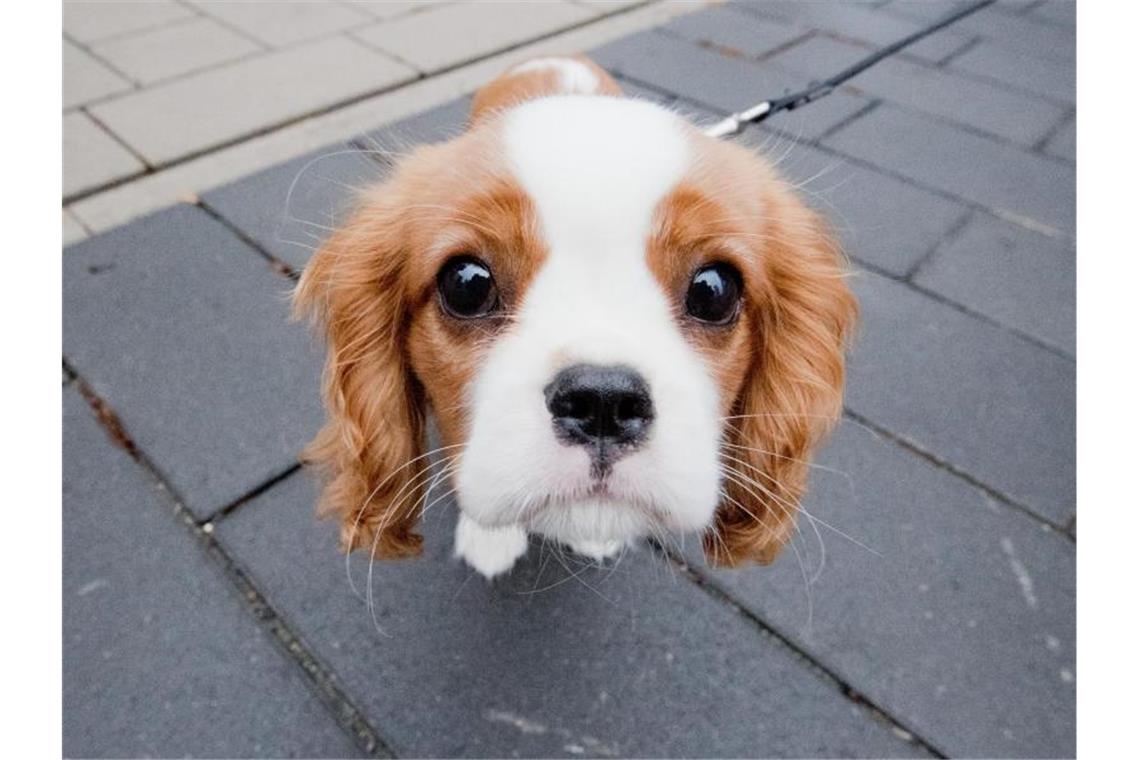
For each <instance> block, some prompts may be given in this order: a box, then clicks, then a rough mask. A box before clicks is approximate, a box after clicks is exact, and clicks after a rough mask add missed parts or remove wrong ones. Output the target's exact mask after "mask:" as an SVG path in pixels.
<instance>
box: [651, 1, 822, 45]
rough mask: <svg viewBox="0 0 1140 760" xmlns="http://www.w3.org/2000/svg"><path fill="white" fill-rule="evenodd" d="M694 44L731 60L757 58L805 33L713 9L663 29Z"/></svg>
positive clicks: (769, 20)
mask: <svg viewBox="0 0 1140 760" xmlns="http://www.w3.org/2000/svg"><path fill="white" fill-rule="evenodd" d="M660 28H661V29H662V30H663V31H665V32H667V33H669V34H675V35H677V36H678V37H683V38H685V39H687V40H690V41H691V42H696V43H698V44H702V45H705V46H709V47H713V48H715V49H716V50H718V51H720V52H721V53H722V54H724V55H728V56H730V57H732V56H736V57H743V58H757V57H759V56H762V55H765V54H767V53H770V52H772V51H773V50H775V49H776V48H779V47H781V46H783V45H787V44H788V43H789V42H792V41H793V40H796V39H798V38H800V37H802V36H803V35H804V32H803V30H802V29H797V28H796V27H794V26H792V25H790V24H788V23H786V22H784V21H779V20H774V19H766V18H760V17H754V16H748V15H744V14H741V13H734V12H733V11H732V10H730V9H727V8H715V7H714V8H710V9H708V10H706V11H701V12H700V13H690V14H688V15H685V16H681V17H680V18H677V19H674V20H673V21H670V22H669V23H668V24H666V25H664V26H663V27H660Z"/></svg>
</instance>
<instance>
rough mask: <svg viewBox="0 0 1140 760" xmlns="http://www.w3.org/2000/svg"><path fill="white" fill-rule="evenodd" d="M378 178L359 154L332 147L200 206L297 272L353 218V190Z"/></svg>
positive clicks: (373, 165)
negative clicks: (331, 234) (350, 217)
mask: <svg viewBox="0 0 1140 760" xmlns="http://www.w3.org/2000/svg"><path fill="white" fill-rule="evenodd" d="M382 176H383V175H382V171H381V167H380V166H379V164H378V163H377V162H376V161H373V160H372V159H371V158H369V157H368V156H367V155H365V154H364V153H362V151H361V150H360V149H359V148H356V147H353V146H351V145H348V144H347V143H344V144H340V145H330V146H328V147H327V148H323V149H321V150H318V151H314V152H312V153H307V154H305V155H303V156H299V157H298V158H296V159H293V160H292V161H288V162H286V163H284V164H279V165H277V166H274V167H271V168H269V169H266V170H264V171H260V172H257V173H256V174H252V175H250V176H248V177H245V178H243V179H240V180H238V181H236V182H232V183H230V184H228V185H223V186H222V187H220V188H217V189H216V190H210V191H207V192H206V193H205V194H204V195H203V196H202V203H204V204H205V205H206V206H208V207H209V208H210V209H212V210H214V211H215V212H217V213H218V214H220V215H221V216H223V217H225V219H226V220H227V221H229V222H230V223H231V224H233V225H234V226H235V227H237V228H238V229H240V230H241V231H242V232H243V233H245V234H246V235H247V236H249V237H250V238H251V239H252V240H253V241H254V242H256V243H257V244H258V245H259V246H261V247H262V248H263V249H264V250H265V251H267V252H268V253H269V254H270V255H272V256H273V257H274V258H276V259H278V260H279V261H283V262H284V263H286V264H288V265H289V266H290V267H291V268H293V269H295V270H297V271H300V270H301V269H303V268H304V267H305V264H306V263H307V262H308V260H309V257H310V256H311V255H312V254H313V251H315V250H316V249H317V248H319V247H320V245H321V243H322V242H323V241H324V240H325V238H326V237H328V235H329V233H330V231H331V230H333V229H335V228H336V227H337V226H338V225H339V224H341V223H342V222H344V221H345V219H346V218H347V216H348V214H350V213H351V212H352V209H353V205H354V198H355V195H356V190H357V189H362V188H364V187H367V186H368V185H369V184H371V183H372V182H375V181H377V180H379V179H380V178H381V177H382Z"/></svg>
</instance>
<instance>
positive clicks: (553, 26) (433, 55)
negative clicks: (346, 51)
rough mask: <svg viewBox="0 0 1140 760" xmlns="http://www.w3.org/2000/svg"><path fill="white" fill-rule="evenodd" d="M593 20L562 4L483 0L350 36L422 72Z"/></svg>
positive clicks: (586, 13) (587, 12)
mask: <svg viewBox="0 0 1140 760" xmlns="http://www.w3.org/2000/svg"><path fill="white" fill-rule="evenodd" d="M593 16H594V14H593V13H592V12H591V11H590V10H588V9H586V8H583V7H581V6H578V5H573V4H571V3H567V2H561V1H560V0H552V1H551V2H543V3H510V2H500V1H497V0H484V1H483V2H479V3H455V4H451V5H440V6H438V7H434V8H429V9H427V10H424V11H421V12H419V13H414V14H410V15H407V16H402V17H400V18H397V19H393V20H391V21H386V22H383V23H380V24H375V25H373V26H368V27H365V28H363V29H360V30H358V31H356V32H354V35H355V36H356V37H357V38H359V39H361V40H363V41H364V42H366V43H368V44H369V45H371V46H372V47H374V48H376V49H378V50H382V51H384V52H385V53H388V54H391V55H393V56H395V57H396V58H398V59H399V60H401V61H406V62H407V63H410V64H411V65H413V66H415V67H416V68H417V69H418V70H420V71H422V72H434V71H439V70H441V69H445V68H448V67H451V66H456V65H459V64H461V63H465V62H467V61H471V60H473V59H475V58H479V57H481V56H484V55H488V54H490V53H493V52H495V51H497V50H504V49H506V48H509V47H514V46H516V45H519V44H521V43H522V42H525V41H527V40H531V39H534V38H536V37H542V36H544V35H547V34H551V33H553V32H556V31H558V30H559V29H564V28H566V27H568V26H574V25H575V24H580V23H582V22H584V21H587V20H589V19H591V18H593Z"/></svg>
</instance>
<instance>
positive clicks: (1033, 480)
mask: <svg viewBox="0 0 1140 760" xmlns="http://www.w3.org/2000/svg"><path fill="white" fill-rule="evenodd" d="M852 285H853V287H854V289H855V291H856V295H857V296H858V297H859V299H860V302H861V305H862V312H863V314H862V318H863V325H862V328H861V331H860V336H859V339H858V341H857V344H856V348H855V351H854V354H853V356H852V360H851V374H850V386H849V388H848V392H847V406H848V407H849V408H850V409H851V410H852V411H854V412H855V413H856V414H859V415H861V416H862V417H864V418H867V419H869V420H871V421H872V422H874V423H875V424H877V425H879V426H880V427H883V428H885V429H887V430H890V431H892V432H893V433H894V434H895V435H898V436H900V437H902V438H903V439H905V440H908V441H910V442H912V443H914V444H915V445H917V446H918V447H920V448H921V449H923V450H924V451H928V452H931V453H933V454H934V455H936V456H937V457H939V458H940V459H941V460H942V461H944V462H948V463H950V464H951V465H953V466H954V467H956V468H958V469H959V470H962V471H964V472H967V473H969V474H970V475H971V476H973V477H974V478H975V479H977V480H978V481H981V482H983V483H986V484H988V485H989V486H991V487H993V488H996V489H997V490H998V491H1000V492H1001V493H1004V494H1006V495H1007V496H1009V497H1010V498H1012V499H1014V500H1015V501H1017V502H1018V503H1021V504H1023V505H1025V506H1026V507H1028V508H1029V509H1032V510H1033V511H1034V512H1036V513H1037V514H1039V515H1041V516H1042V517H1045V518H1048V519H1050V520H1052V521H1053V522H1054V523H1064V522H1065V521H1066V520H1068V519H1069V518H1070V517H1071V516H1072V514H1073V510H1074V505H1075V499H1076V493H1075V484H1074V479H1075V462H1074V458H1075V442H1074V438H1075V424H1076V423H1075V409H1074V406H1075V370H1076V367H1075V365H1074V363H1073V362H1072V361H1071V360H1069V359H1066V358H1064V357H1061V356H1058V355H1057V354H1055V353H1052V352H1050V351H1048V350H1046V349H1044V348H1041V347H1040V346H1037V345H1034V344H1032V343H1030V342H1028V341H1026V340H1024V339H1023V338H1020V337H1018V336H1017V335H1015V334H1014V333H1011V332H1008V331H1006V330H1004V329H1002V328H1001V327H999V326H996V325H991V324H989V323H986V322H984V321H982V320H980V319H978V318H976V317H972V316H969V315H967V314H963V313H961V312H959V311H957V310H955V309H954V308H952V307H950V306H947V305H944V304H941V303H938V302H937V301H934V300H933V299H931V298H929V297H927V296H924V295H922V294H921V293H918V292H916V291H914V290H912V289H910V288H908V287H906V286H905V285H902V284H899V283H897V282H894V281H891V280H888V279H885V278H883V277H879V276H876V275H873V274H870V273H865V274H863V275H861V276H859V277H857V278H855V279H854V280H853V282H852Z"/></svg>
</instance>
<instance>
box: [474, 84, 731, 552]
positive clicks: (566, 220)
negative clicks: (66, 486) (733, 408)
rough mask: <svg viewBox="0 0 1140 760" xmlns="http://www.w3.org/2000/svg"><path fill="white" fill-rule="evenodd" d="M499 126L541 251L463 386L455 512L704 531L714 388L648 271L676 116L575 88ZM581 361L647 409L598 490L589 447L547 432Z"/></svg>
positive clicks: (534, 523) (674, 151)
mask: <svg viewBox="0 0 1140 760" xmlns="http://www.w3.org/2000/svg"><path fill="white" fill-rule="evenodd" d="M504 119H505V122H504V124H503V130H504V134H503V145H504V148H505V150H506V152H507V160H508V163H509V165H510V166H511V168H512V170H513V171H514V174H515V178H516V179H517V181H518V182H519V184H520V185H521V186H522V188H523V189H524V190H525V191H526V193H527V194H528V195H529V196H530V199H531V201H532V202H533V204H534V207H535V209H536V210H537V213H538V216H539V220H540V223H541V234H542V236H543V237H544V239H545V242H546V244H547V247H548V250H549V258H548V259H547V260H546V262H545V263H544V264H543V266H542V268H541V270H540V271H539V272H538V274H537V275H536V277H535V279H534V281H533V282H532V283H531V284H530V287H529V289H528V291H527V293H526V297H525V300H524V302H523V303H522V304H521V305H519V308H518V314H517V320H516V325H515V326H514V327H512V329H511V330H510V331H509V332H507V333H506V334H504V335H503V337H501V338H500V339H499V340H498V341H497V342H496V344H495V345H494V346H493V347H492V348H491V350H490V351H489V353H488V356H487V358H486V361H485V363H484V365H483V367H482V368H481V370H480V372H479V374H478V376H477V377H476V378H475V380H474V381H473V383H472V387H471V388H470V394H471V397H470V402H471V404H470V408H471V409H472V410H473V416H472V420H471V430H470V437H469V439H468V444H469V445H468V446H467V447H466V451H465V453H464V456H463V459H462V463H461V467H460V470H459V475H458V478H457V486H458V498H459V504H460V506H461V508H462V510H463V513H464V514H465V515H467V516H468V517H470V518H471V519H472V520H474V521H476V522H478V523H480V524H481V525H483V526H505V525H512V524H520V525H522V526H523V527H525V528H526V529H527V530H531V531H534V532H540V533H543V534H545V535H549V536H551V537H553V538H556V539H559V540H562V541H565V542H567V543H570V544H571V545H573V544H575V543H579V544H583V543H589V542H602V543H603V544H606V545H611V544H612V542H615V541H617V542H624V541H628V540H630V539H632V538H635V537H638V536H642V535H645V534H647V533H649V532H650V531H652V530H655V529H665V530H670V531H674V532H683V531H692V530H699V529H702V528H704V527H706V526H707V525H708V524H709V523H710V521H711V520H712V516H713V511H714V509H715V506H716V503H717V501H718V494H719V484H720V475H719V466H718V463H719V459H718V446H719V435H720V428H719V416H718V415H719V412H718V398H717V388H716V385H715V383H714V381H713V379H712V376H711V374H710V372H709V371H708V370H707V369H706V367H705V363H704V360H703V359H702V358H701V356H700V355H699V354H698V353H697V352H696V351H695V350H694V349H693V348H691V347H690V346H689V344H688V343H687V342H686V341H685V339H684V337H683V336H682V334H681V332H680V330H679V329H678V327H677V325H676V324H675V322H674V318H673V314H672V307H671V304H670V302H669V299H668V298H667V297H666V295H665V293H663V292H662V289H661V287H660V285H659V284H658V282H657V281H656V280H655V279H654V277H653V275H652V273H651V272H650V270H649V267H648V265H647V263H646V245H647V239H648V236H649V232H650V225H651V221H652V217H653V214H654V211H655V210H656V207H657V206H658V204H659V203H660V201H661V200H662V199H663V198H664V197H665V196H666V195H667V193H668V192H669V191H670V190H671V189H672V188H673V187H674V186H675V185H676V184H677V182H678V181H679V180H680V179H681V178H682V176H683V174H684V173H685V171H686V169H687V168H688V165H689V160H690V158H689V148H688V143H687V141H686V135H685V133H684V131H683V125H682V122H681V121H680V118H679V117H677V116H676V115H674V114H672V113H670V112H669V111H666V110H664V109H662V108H659V107H657V106H655V105H652V104H649V103H646V102H641V101H635V100H624V99H618V98H607V97H580V96H572V95H571V96H558V97H551V98H545V99H541V100H536V101H532V102H530V103H527V104H525V105H522V106H519V107H518V108H516V109H514V110H512V111H510V112H509V113H508V114H507V115H506V116H505V117H504ZM579 363H587V364H599V365H615V364H619V365H625V366H627V367H630V368H632V369H634V370H636V371H637V372H639V373H640V374H641V375H642V376H643V377H644V379H645V381H646V382H647V383H648V386H649V389H650V393H651V394H652V399H653V405H654V408H655V411H656V418H655V419H654V421H653V424H652V427H651V428H650V434H649V438H648V440H647V441H646V442H645V443H644V444H643V445H642V447H641V448H639V449H638V450H636V451H635V452H633V453H630V454H628V455H627V456H625V457H624V458H621V459H619V460H617V461H616V463H615V464H614V466H613V469H612V472H611V473H610V475H609V477H608V480H607V484H608V490H607V491H606V492H605V494H603V495H602V496H600V497H599V496H598V495H597V493H594V494H591V493H590V489H591V486H592V485H593V484H594V482H593V480H592V477H591V471H590V461H589V456H588V454H587V452H586V451H585V450H584V449H583V448H582V447H578V446H570V445H566V444H564V443H561V442H560V441H559V440H558V439H557V438H556V437H555V434H554V429H553V426H552V421H551V416H550V413H549V411H548V410H547V408H546V403H545V398H544V395H543V389H544V388H545V387H546V386H547V385H548V384H549V383H550V382H551V380H552V378H553V377H554V376H555V375H556V374H557V373H558V372H559V371H560V370H561V369H563V368H565V367H567V366H570V365H574V364H579Z"/></svg>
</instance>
